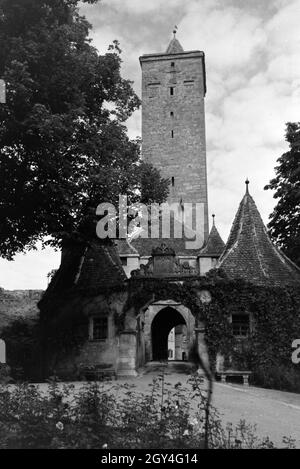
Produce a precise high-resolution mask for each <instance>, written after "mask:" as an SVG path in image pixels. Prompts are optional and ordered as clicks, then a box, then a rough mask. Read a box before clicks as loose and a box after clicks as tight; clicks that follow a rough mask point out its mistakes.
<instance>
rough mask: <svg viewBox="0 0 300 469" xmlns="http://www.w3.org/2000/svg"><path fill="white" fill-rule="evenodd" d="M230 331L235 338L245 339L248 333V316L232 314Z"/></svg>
mask: <svg viewBox="0 0 300 469" xmlns="http://www.w3.org/2000/svg"><path fill="white" fill-rule="evenodd" d="M231 323H232V331H233V335H234V336H235V337H247V336H248V335H249V333H250V317H249V314H232V316H231Z"/></svg>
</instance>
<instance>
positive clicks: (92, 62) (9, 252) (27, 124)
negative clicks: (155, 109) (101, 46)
mask: <svg viewBox="0 0 300 469" xmlns="http://www.w3.org/2000/svg"><path fill="white" fill-rule="evenodd" d="M87 2H88V3H96V0H94V1H93V0H87ZM78 4H79V1H78V0H43V1H40V0H0V42H1V50H0V77H1V78H4V79H5V81H6V85H7V104H5V105H2V106H1V107H0V187H1V194H0V219H1V224H0V246H1V248H0V255H2V256H4V257H6V258H8V259H9V258H12V256H13V255H14V254H15V253H16V252H20V251H23V250H24V249H26V248H30V247H33V246H34V244H35V243H36V241H37V240H39V239H44V238H45V237H46V236H49V235H50V236H52V237H53V238H52V239H53V241H52V242H53V243H54V244H56V243H58V242H59V240H61V239H62V238H66V237H68V236H75V235H76V236H83V237H86V236H87V237H89V236H94V232H95V223H94V221H95V220H94V214H95V208H96V206H97V205H98V204H99V203H101V202H104V201H105V202H112V203H115V204H116V203H117V201H118V196H119V194H126V195H127V196H128V200H129V202H131V201H133V202H134V201H136V199H138V198H139V197H140V194H141V192H143V186H144V182H145V177H144V175H145V173H147V172H148V173H149V168H148V167H146V168H145V165H144V164H142V163H141V162H140V142H139V141H130V140H129V138H128V136H127V134H126V127H125V124H124V123H125V121H126V119H127V118H128V117H130V116H131V114H132V113H133V112H134V111H135V110H136V109H137V108H138V107H139V105H140V100H139V98H138V97H137V95H136V94H135V92H134V90H133V88H132V82H130V81H129V80H126V79H124V78H122V76H121V72H120V67H121V57H120V54H121V50H120V48H119V44H118V42H117V41H114V43H113V44H112V45H111V46H109V49H108V51H107V53H105V54H104V55H100V54H99V53H98V51H97V50H96V49H95V47H93V45H92V43H91V39H90V38H89V31H90V29H91V25H90V24H89V23H88V21H87V20H86V19H85V17H83V16H81V15H80V13H79V10H78ZM151 175H152V176H153V173H152V174H151ZM155 177H156V184H155V185H154V186H155V187H152V189H154V192H152V193H151V194H148V195H147V197H148V199H150V200H152V198H154V199H156V198H158V199H161V198H165V196H166V195H167V191H168V189H167V186H168V182H167V181H166V180H162V179H161V178H160V176H159V174H155Z"/></svg>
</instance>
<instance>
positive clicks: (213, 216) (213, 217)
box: [212, 213, 216, 226]
mask: <svg viewBox="0 0 300 469" xmlns="http://www.w3.org/2000/svg"><path fill="white" fill-rule="evenodd" d="M215 216H216V215H215V214H214V213H213V214H212V219H213V226H215Z"/></svg>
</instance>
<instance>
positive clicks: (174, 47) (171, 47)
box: [166, 35, 184, 54]
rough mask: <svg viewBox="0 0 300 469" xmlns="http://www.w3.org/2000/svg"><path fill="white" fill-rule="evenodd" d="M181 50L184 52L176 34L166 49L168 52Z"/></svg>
mask: <svg viewBox="0 0 300 469" xmlns="http://www.w3.org/2000/svg"><path fill="white" fill-rule="evenodd" d="M181 52H184V50H183V47H182V45H181V44H180V42H179V41H178V39H176V37H175V35H174V37H173V39H172V40H171V42H170V44H169V45H168V48H167V50H166V54H180V53H181Z"/></svg>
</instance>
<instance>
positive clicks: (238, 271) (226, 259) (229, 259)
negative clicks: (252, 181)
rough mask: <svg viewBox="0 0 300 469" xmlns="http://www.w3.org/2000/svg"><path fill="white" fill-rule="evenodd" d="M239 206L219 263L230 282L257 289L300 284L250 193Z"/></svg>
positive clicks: (299, 276)
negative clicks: (240, 281) (238, 280)
mask: <svg viewBox="0 0 300 469" xmlns="http://www.w3.org/2000/svg"><path fill="white" fill-rule="evenodd" d="M248 185H249V181H248V180H247V181H246V193H245V195H244V197H243V199H242V201H241V203H240V206H239V209H238V211H237V214H236V216H235V219H234V222H233V225H232V228H231V232H230V235H229V238H228V241H227V244H226V246H225V249H224V252H223V254H222V256H221V257H220V259H219V261H218V265H217V267H218V268H221V269H223V270H224V271H225V273H226V274H227V275H228V277H230V278H243V279H244V280H247V281H249V282H251V283H254V284H257V285H278V286H282V285H287V284H293V283H298V282H299V283H300V269H299V268H298V267H297V266H296V265H295V264H293V263H292V261H290V260H289V259H288V258H287V257H286V256H285V255H284V254H283V253H282V252H281V251H280V250H279V249H278V248H277V247H276V246H275V245H274V244H273V243H272V242H271V240H270V238H269V236H268V233H267V230H266V228H265V226H264V223H263V221H262V218H261V216H260V213H259V211H258V209H257V207H256V205H255V202H254V200H253V198H252V197H251V195H250V194H249V190H248Z"/></svg>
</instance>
